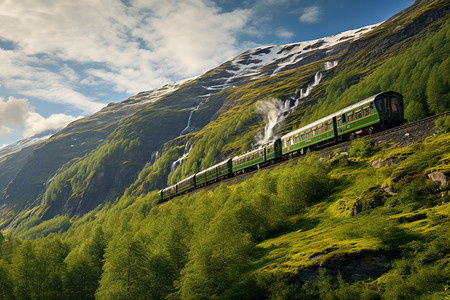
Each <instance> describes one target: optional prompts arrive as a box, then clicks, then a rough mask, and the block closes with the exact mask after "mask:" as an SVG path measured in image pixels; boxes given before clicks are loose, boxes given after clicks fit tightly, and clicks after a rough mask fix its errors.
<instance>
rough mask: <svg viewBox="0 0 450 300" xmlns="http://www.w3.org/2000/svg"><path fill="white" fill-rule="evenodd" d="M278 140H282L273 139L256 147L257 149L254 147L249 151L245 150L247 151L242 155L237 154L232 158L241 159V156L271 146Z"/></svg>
mask: <svg viewBox="0 0 450 300" xmlns="http://www.w3.org/2000/svg"><path fill="white" fill-rule="evenodd" d="M277 140H280V138H277V139H274V140H271V141H269V142H267V143H265V144H264V145H261V146H259V147H258V148H256V149H253V150H250V151H247V152H245V153H242V154H241V155H238V156H235V157H233V158H232V160H235V159H239V158H242V157H244V156H246V155H248V154H251V153H253V152H257V151H259V150H262V149H264V148H266V147H267V146H271V145H273V144H275V142H276V141H277Z"/></svg>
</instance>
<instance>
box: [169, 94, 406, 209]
mask: <svg viewBox="0 0 450 300" xmlns="http://www.w3.org/2000/svg"><path fill="white" fill-rule="evenodd" d="M404 122H406V120H405V119H404V107H403V96H402V95H401V94H399V93H397V92H393V91H386V92H382V93H379V94H376V95H374V96H371V97H369V98H367V99H364V100H362V101H359V102H357V103H355V104H353V105H350V106H348V107H346V108H344V109H341V110H339V111H337V112H335V113H333V114H331V115H328V116H326V117H324V118H322V119H320V120H317V121H315V122H313V123H311V124H308V125H306V126H303V127H301V128H299V129H297V130H294V131H291V132H289V133H287V134H285V135H283V136H282V137H281V138H279V139H275V140H273V141H271V142H269V143H268V144H266V145H264V146H262V147H260V148H257V149H254V150H251V151H248V152H246V153H244V154H242V155H239V156H236V157H233V158H230V159H227V160H225V161H223V162H220V163H218V164H216V165H214V166H212V167H210V168H208V169H205V170H202V171H200V172H198V173H196V174H194V175H191V176H189V177H187V178H185V179H183V180H182V181H180V182H178V183H177V184H175V185H172V186H169V187H167V188H165V189H162V190H161V191H160V196H161V199H160V201H161V202H164V201H167V200H169V199H171V198H173V197H175V196H177V195H181V194H184V193H187V192H190V191H192V190H194V189H196V188H200V187H204V186H206V185H208V184H211V183H213V182H217V181H220V180H223V179H225V178H229V177H233V176H237V175H239V174H242V173H245V172H248V171H252V170H255V169H259V168H262V167H264V166H266V165H268V164H271V163H274V162H276V161H280V160H286V159H289V158H291V157H294V156H297V155H302V154H305V153H306V151H307V150H317V149H320V148H323V147H326V146H328V145H332V144H336V143H338V142H340V141H342V140H351V139H353V138H355V137H356V136H359V135H364V134H371V133H373V132H376V131H380V130H384V129H388V128H392V127H395V126H398V125H401V124H403V123H404Z"/></svg>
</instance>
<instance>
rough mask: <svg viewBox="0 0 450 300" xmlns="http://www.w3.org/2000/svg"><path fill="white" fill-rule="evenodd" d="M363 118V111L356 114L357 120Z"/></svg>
mask: <svg viewBox="0 0 450 300" xmlns="http://www.w3.org/2000/svg"><path fill="white" fill-rule="evenodd" d="M361 118H362V111H361V110H357V111H356V112H355V119H361Z"/></svg>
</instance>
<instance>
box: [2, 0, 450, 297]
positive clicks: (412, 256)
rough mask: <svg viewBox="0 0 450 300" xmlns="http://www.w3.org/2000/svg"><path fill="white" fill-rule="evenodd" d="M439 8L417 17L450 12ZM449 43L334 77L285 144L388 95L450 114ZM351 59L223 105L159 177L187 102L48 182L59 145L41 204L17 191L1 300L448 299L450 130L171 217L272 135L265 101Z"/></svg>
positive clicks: (41, 177) (447, 25) (427, 41)
mask: <svg viewBox="0 0 450 300" xmlns="http://www.w3.org/2000/svg"><path fill="white" fill-rule="evenodd" d="M418 2H420V1H418ZM423 3H426V1H423ZM427 3H428V2H427ZM429 3H430V4H426V5H425V4H423V5H422V6H421V9H419V10H418V12H416V14H415V15H414V16H411V18H413V17H417V18H418V17H419V16H420V13H423V11H424V10H427V9H430V10H431V9H434V8H436V7H437V6H439V8H441V7H444V6H446V5H448V4H446V2H445V1H440V0H435V1H430V2H429ZM433 5H434V6H433ZM411 18H410V19H405V20H399V21H398V23H393V24H395V25H396V26H397V25H398V26H400V27H401V26H402V25H404V24H403V23H402V22H410V23H411V22H413V21H411V20H412V19H411ZM395 22H397V21H395ZM411 24H412V23H411ZM396 28H397V27H396ZM393 32H394V33H393ZM376 34H380V33H379V32H374V33H373V36H369V37H367V39H368V40H369V41H370V42H373V41H374V40H375V42H377V43H378V42H380V41H382V37H383V36H382V37H381V38H376V39H374V40H371V38H373V37H374V36H375V37H376ZM381 34H384V33H381ZM388 34H395V30H390V29H389V28H387V29H386V35H388ZM387 37H389V36H387ZM449 41H450V20H449V18H448V15H447V16H446V17H442V18H440V19H438V20H436V21H434V22H433V23H432V24H430V25H429V26H427V27H426V28H425V29H423V32H421V33H419V34H417V35H415V36H414V38H411V39H407V40H406V41H402V43H399V45H398V47H396V46H395V45H394V46H392V47H390V48H389V50H388V51H386V52H384V53H382V54H379V55H371V54H370V53H369V52H370V51H371V47H369V46H370V45H371V44H369V46H367V45H365V47H363V46H361V48H360V51H359V52H358V51H356V50H354V51H355V53H357V54H358V55H357V56H355V57H352V56H351V55H348V56H347V57H346V59H347V61H340V62H339V64H338V65H337V66H336V68H333V69H331V70H329V71H327V72H328V73H326V74H325V75H324V79H323V81H321V83H320V84H319V85H317V86H316V87H315V88H314V90H312V92H311V95H310V97H309V98H308V99H307V100H306V101H305V102H304V103H302V104H301V105H299V106H298V107H297V109H296V110H295V111H294V112H293V113H292V114H290V115H289V116H288V117H286V119H285V120H284V122H283V123H282V124H280V127H279V128H278V129H277V130H278V131H277V134H284V133H286V132H288V131H291V130H294V129H296V128H299V127H301V126H303V125H305V124H308V123H310V122H312V121H314V120H317V119H319V118H321V117H323V116H326V115H328V114H330V113H332V112H335V111H336V110H338V109H341V108H343V107H346V106H348V105H350V104H352V103H355V102H356V101H359V100H362V99H364V98H365V97H368V96H371V95H374V94H376V93H378V92H381V91H386V90H394V91H396V92H399V93H401V94H402V95H404V97H405V98H404V99H405V109H406V111H405V117H406V119H408V121H409V122H411V121H415V120H420V119H422V118H424V117H427V116H431V115H435V114H439V113H443V112H446V111H449V110H450V88H449V85H450V77H449V75H448V70H449V69H450V57H449V56H448V54H449V53H450V42H449ZM365 42H366V41H364V40H362V41H358V42H355V45H356V44H358V43H361V44H364V43H365ZM358 45H360V44H358ZM354 47H357V46H354ZM361 49H362V50H361ZM343 57H345V54H342V55H341V56H339V57H332V58H329V57H327V58H326V59H323V60H319V61H316V62H313V63H310V64H307V65H303V66H301V67H299V68H296V69H293V70H289V71H286V72H284V73H282V74H278V75H276V76H273V77H269V78H261V79H258V80H255V81H252V82H249V83H246V84H244V85H242V86H239V87H232V88H229V89H227V90H223V91H221V92H219V93H218V94H217V95H214V97H212V98H211V99H213V100H211V103H209V102H207V103H205V108H204V109H205V110H211V111H213V110H214V109H215V108H217V107H216V106H218V107H219V108H220V113H219V112H217V113H216V114H214V116H213V117H211V121H210V122H209V123H208V124H207V125H205V126H204V127H203V128H202V129H199V130H198V131H195V132H191V133H189V134H186V135H181V136H179V137H176V138H174V139H171V140H169V139H167V141H166V140H165V141H164V142H161V145H162V146H161V148H160V149H158V151H159V154H158V155H159V156H158V159H157V160H156V161H155V162H154V163H153V164H146V163H145V162H146V159H147V158H149V157H150V155H151V153H152V151H153V150H154V149H153V148H152V150H149V149H150V148H151V147H153V145H152V143H153V141H154V140H156V139H157V138H159V137H160V136H159V134H161V136H162V133H159V132H158V133H152V131H151V129H152V125H155V124H157V122H162V121H161V120H162V119H165V118H166V117H167V119H170V120H171V122H172V123H173V124H172V123H171V124H169V125H170V126H175V125H177V126H178V127H180V131H181V130H183V127H184V126H185V123H183V124H182V123H181V122H179V120H178V119H177V118H175V117H173V116H177V117H178V116H185V117H187V116H188V113H189V112H188V111H187V110H185V109H184V108H183V107H181V106H180V107H176V105H177V104H179V103H178V102H177V99H169V100H170V101H172V102H171V103H172V104H173V107H171V108H173V110H169V109H162V108H161V107H163V103H162V102H161V103H159V102H158V103H155V104H154V105H153V104H152V105H149V106H148V108H146V109H143V110H141V111H139V112H137V113H135V114H134V115H133V116H131V117H129V118H126V120H124V121H123V124H122V125H123V126H118V127H117V129H114V131H112V132H111V134H109V135H108V137H107V138H105V141H104V142H102V143H101V144H98V146H95V149H92V151H89V152H86V153H84V152H80V154H79V156H74V157H70V159H67V161H65V160H64V159H65V157H59V159H60V160H61V161H64V163H61V165H58V168H55V170H51V169H50V168H49V169H45V168H46V166H41V168H43V169H44V171H45V172H42V173H39V172H37V170H38V169H39V168H38V167H36V165H39V164H40V163H41V162H42V161H43V160H39V159H36V157H33V155H34V156H39V155H43V156H42V157H45V158H46V159H48V160H51V159H53V156H52V155H53V154H54V153H56V151H57V149H56V146H55V148H51V147H50V146H52V145H58V144H57V143H55V144H51V142H49V143H48V144H49V145H50V146H49V148H46V149H51V150H52V151H55V152H54V153H53V152H51V151H47V150H46V151H47V152H49V153H50V154H52V155H48V153H44V154H46V155H48V156H44V154H43V153H42V152H38V151H35V152H33V154H32V155H31V156H30V157H29V161H32V162H34V163H35V164H36V165H32V166H30V168H28V169H26V170H25V171H23V173H24V174H25V175H28V174H31V173H32V175H33V176H34V177H33V176H31V175H30V176H29V177H27V176H23V177H22V179H23V182H25V183H27V184H29V185H28V186H27V187H33V188H36V191H37V192H36V198H32V196H30V195H34V194H33V193H31V192H30V190H29V189H25V188H23V186H22V185H21V183H22V181H20V180H16V181H14V180H13V181H12V183H13V184H11V185H10V186H13V185H14V187H15V188H16V190H14V191H13V192H14V193H11V194H8V196H9V195H12V196H11V197H13V196H14V197H16V198H15V199H16V200H17V202H14V203H10V204H11V205H10V207H13V208H15V207H19V208H23V209H21V210H20V214H19V215H13V212H14V211H13V210H10V211H7V212H5V214H4V215H3V219H2V220H0V225H2V226H6V225H8V224H10V225H11V226H10V227H9V228H8V230H5V231H3V232H0V299H95V298H97V299H448V298H449V297H450V265H449V261H450V256H449V253H450V232H449V231H450V224H449V222H450V217H449V216H450V205H449V202H450V190H449V184H448V182H447V183H440V182H436V181H433V180H431V179H430V178H429V176H428V175H430V174H431V173H433V172H439V173H442V174H444V175H445V176H447V177H446V178H448V177H449V175H450V166H449V162H450V149H449V148H450V146H449V145H450V117H449V116H447V117H443V118H440V119H438V120H436V126H435V128H436V133H435V134H434V135H433V136H431V137H429V138H427V139H425V140H423V141H420V142H418V143H415V144H411V145H408V146H399V145H398V144H395V143H383V144H374V143H371V141H370V139H369V138H361V139H356V140H354V141H353V142H352V144H351V147H350V149H349V150H348V151H347V150H344V149H336V150H335V151H334V153H333V155H332V156H329V157H320V156H319V154H317V153H308V154H306V155H305V156H302V157H300V158H299V159H298V160H291V161H289V162H286V163H284V164H282V165H280V166H278V167H276V168H273V169H265V170H260V171H258V172H256V173H255V175H253V176H252V177H251V178H248V179H246V180H245V181H243V182H240V181H239V180H237V179H236V180H231V181H228V182H227V183H223V184H220V185H218V186H217V187H214V189H213V188H207V189H202V190H198V191H196V192H193V193H191V194H187V195H184V196H180V197H176V198H174V199H172V200H171V201H168V202H166V203H162V204H160V203H158V201H159V197H160V196H159V194H158V189H160V188H162V187H165V186H167V185H170V184H173V183H175V182H177V181H179V180H180V179H182V178H185V177H187V176H189V175H191V174H193V173H195V172H198V171H199V170H202V169H205V168H207V167H209V166H211V165H213V164H215V163H218V162H220V161H222V160H224V159H226V158H227V157H231V156H233V155H236V154H240V153H243V152H244V151H247V150H249V149H251V148H252V146H254V144H255V136H256V135H257V133H258V132H259V131H261V129H263V128H264V125H265V124H264V123H265V120H264V118H263V117H261V115H258V114H257V113H255V110H256V107H257V105H258V103H259V102H260V101H271V99H274V98H276V99H287V98H288V97H289V96H290V95H291V94H293V93H295V91H296V90H297V89H298V87H304V86H307V84H308V83H309V82H310V80H311V78H313V77H314V74H316V73H317V72H318V71H319V70H321V68H322V67H323V64H324V63H325V62H326V61H329V60H330V59H333V60H334V59H336V60H339V59H342V58H343ZM195 84H196V83H195V81H194V82H193V83H192V85H195ZM184 88H185V89H186V90H189V88H190V86H188V87H184ZM184 100H185V99H184ZM188 100H189V99H188ZM186 101H187V100H186ZM280 101H281V100H280ZM172 104H171V105H172ZM158 105H160V107H158ZM182 108H183V109H182ZM219 108H217V111H218V110H219ZM199 115H200V114H199ZM168 116H170V117H171V118H169V117H168ZM208 116H209V115H208ZM172 117H173V118H172ZM154 120H155V121H154ZM80 122H81V121H80ZM120 122H122V121H120ZM152 122H153V123H152ZM178 123H179V124H178ZM158 124H159V123H158ZM166 125H167V124H166ZM105 126H107V125H105ZM155 126H156V125H155ZM72 129H73V128H72ZM73 130H74V131H76V128H75V129H73ZM149 132H150V133H151V134H154V135H152V136H151V137H149V136H148V134H149ZM64 134H66V133H64V132H63V133H62V134H61V135H64ZM67 135H69V133H67ZM59 137H61V136H59ZM165 138H166V137H165ZM55 140H56V138H55ZM61 140H62V141H63V142H64V143H66V144H63V145H60V146H61V147H62V148H64V147H66V148H67V147H68V146H70V139H67V140H64V139H63V138H61ZM96 140H97V138H96ZM42 147H44V146H42ZM158 147H159V146H158ZM37 150H39V149H37ZM155 151H156V150H155ZM188 151H189V155H188V156H187V157H186V158H185V159H184V160H183V163H182V164H181V165H180V166H178V167H177V168H176V169H175V170H174V171H173V172H171V166H172V164H173V162H174V161H176V160H177V159H179V158H180V157H181V156H183V154H185V153H186V152H188ZM43 152H45V151H43ZM55 156H56V155H55ZM39 157H40V156H39ZM39 157H38V158H39ZM63 158H64V159H63ZM33 159H34V161H33ZM375 161H378V162H381V167H379V168H375V167H374V166H373V165H374V162H375ZM56 169H58V170H57V171H56ZM34 171H36V172H35V173H33V172H34ZM39 171H41V170H39ZM55 171H56V173H55ZM113 171H114V172H113ZM27 172H28V173H27ZM36 174H37V175H36ZM102 174H103V175H105V174H106V175H109V174H113V175H111V176H114V177H107V176H104V177H103V178H102V177H101V176H103V175H102ZM48 178H52V180H51V182H50V181H49V184H48V186H47V185H46V186H45V190H44V191H43V192H42V193H41V192H39V191H40V190H42V189H43V186H42V183H45V182H47V180H48ZM105 178H106V179H105ZM102 180H103V181H102ZM111 182H114V183H115V184H116V185H114V186H112V187H109V186H108V185H107V184H110V183H111ZM102 184H103V185H102ZM5 195H6V194H5ZM86 195H88V196H86ZM5 197H6V196H5ZM89 197H90V198H89ZM28 198H30V199H32V200H30V201H32V202H33V203H31V202H30V203H26V201H27V199H28ZM5 199H7V197H6V198H5ZM8 199H9V198H8ZM8 199H7V200H8ZM86 199H88V200H89V201H85V202H84V203H83V205H80V204H81V202H82V201H84V200H86ZM36 203H38V205H36ZM33 205H36V206H33ZM78 208H80V209H79V210H77V209H78ZM3 209H4V208H3V206H1V207H0V212H2V211H1V210H3ZM55 215H56V216H55Z"/></svg>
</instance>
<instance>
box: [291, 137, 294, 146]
mask: <svg viewBox="0 0 450 300" xmlns="http://www.w3.org/2000/svg"><path fill="white" fill-rule="evenodd" d="M290 141H291V145H294V138H293V137H291V139H290Z"/></svg>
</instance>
